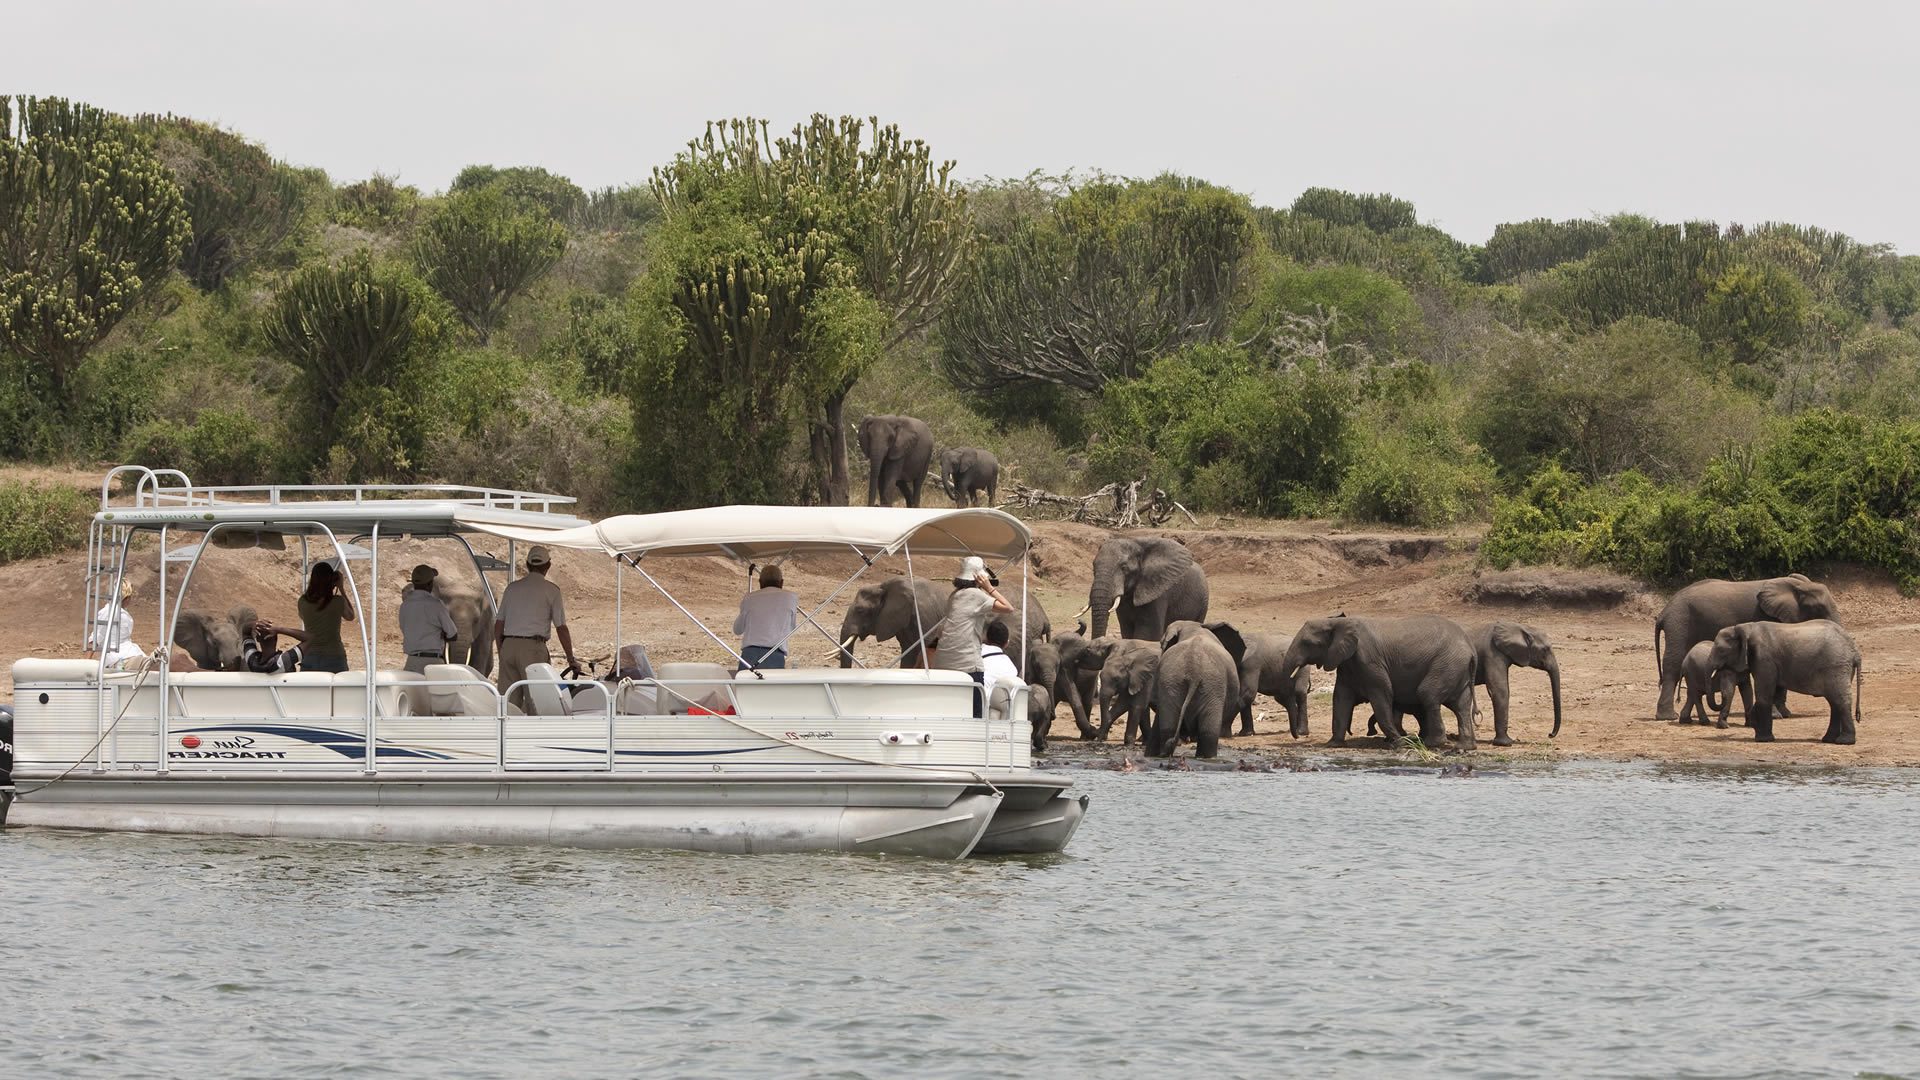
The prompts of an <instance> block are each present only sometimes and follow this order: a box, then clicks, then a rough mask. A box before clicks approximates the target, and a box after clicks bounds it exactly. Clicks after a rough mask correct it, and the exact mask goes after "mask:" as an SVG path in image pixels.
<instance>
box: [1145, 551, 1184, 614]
mask: <svg viewBox="0 0 1920 1080" xmlns="http://www.w3.org/2000/svg"><path fill="white" fill-rule="evenodd" d="M1192 567H1193V552H1191V551H1188V550H1187V549H1186V547H1185V546H1183V545H1181V544H1179V543H1177V542H1176V541H1173V540H1162V541H1160V542H1158V543H1156V544H1154V545H1153V546H1152V547H1151V548H1149V549H1147V551H1146V552H1145V554H1143V555H1141V557H1140V572H1139V574H1137V575H1135V577H1134V580H1133V602H1134V604H1135V606H1139V605H1142V604H1151V603H1153V602H1154V601H1155V600H1158V599H1160V597H1161V595H1162V594H1164V593H1165V592H1166V591H1167V590H1168V589H1170V588H1172V587H1173V583H1174V582H1176V581H1179V580H1180V579H1181V578H1182V577H1183V576H1185V575H1186V572H1187V571H1188V570H1189V569H1191V568H1192Z"/></svg>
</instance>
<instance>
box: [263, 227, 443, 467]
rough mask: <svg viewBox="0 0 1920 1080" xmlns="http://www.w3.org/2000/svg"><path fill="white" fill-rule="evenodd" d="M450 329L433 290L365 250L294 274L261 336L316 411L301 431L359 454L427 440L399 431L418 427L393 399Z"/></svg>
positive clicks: (271, 309)
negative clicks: (359, 449) (350, 438)
mask: <svg viewBox="0 0 1920 1080" xmlns="http://www.w3.org/2000/svg"><path fill="white" fill-rule="evenodd" d="M446 326H447V317H446V309H445V305H444V304H443V303H442V302H441V301H440V300H439V298H438V297H436V296H435V295H434V294H433V292H432V290H430V289H428V288H427V286H426V285H425V284H424V283H422V282H421V281H420V279H419V278H417V277H415V276H414V275H413V274H411V273H409V272H408V271H407V270H406V269H405V268H404V267H400V266H397V265H394V264H391V263H382V262H376V261H375V260H374V258H373V255H372V253H371V252H369V251H368V250H367V249H365V248H362V249H360V250H359V251H357V252H355V253H353V254H352V255H349V256H348V257H347V258H346V259H344V260H342V261H341V262H340V263H338V264H337V265H331V266H330V265H325V264H321V265H315V266H309V267H307V268H306V269H304V270H301V271H300V272H299V273H297V274H295V275H294V276H293V278H292V280H290V281H288V282H287V285H286V287H285V288H283V289H282V290H281V291H280V293H279V295H278V296H276V297H274V299H273V302H272V303H271V304H270V305H269V306H268V308H267V311H266V314H265V318H264V321H263V323H262V327H261V329H262V332H263V334H264V335H265V337H266V340H267V343H268V345H269V346H271V347H272V348H273V350H274V351H275V352H277V353H279V354H280V355H281V356H283V357H285V358H286V359H287V360H289V361H291V362H292V363H294V364H295V365H296V366H298V367H299V369H300V371H301V374H302V377H303V383H304V389H305V392H306V394H305V396H306V398H307V400H308V403H309V404H310V405H311V407H312V414H311V415H310V416H308V417H305V418H303V419H305V420H306V421H307V423H305V424H303V425H302V427H303V428H304V429H305V430H307V431H309V432H311V434H312V435H313V436H314V438H315V439H316V443H317V445H318V446H320V447H326V446H330V445H332V444H333V443H334V442H335V441H336V440H337V439H338V438H340V437H341V435H342V434H343V433H344V432H348V431H351V432H353V433H354V434H355V437H356V438H357V439H358V440H359V441H360V443H361V444H363V445H371V444H374V443H381V442H387V443H392V442H399V443H404V444H407V445H417V444H418V443H419V442H420V441H421V440H422V439H423V437H424V436H423V435H422V434H421V433H419V432H414V431H411V430H401V429H410V428H411V427H413V426H417V424H418V422H419V419H420V418H419V416H418V414H417V412H414V411H411V410H408V409H406V408H405V407H404V404H405V403H404V402H403V401H401V400H400V399H398V398H396V397H395V396H394V395H393V390H394V388H395V387H396V386H398V385H400V383H401V381H402V379H403V377H404V376H405V374H406V372H407V369H408V367H409V366H410V364H411V363H412V362H413V361H415V360H417V359H419V358H420V357H423V356H425V355H427V354H429V353H431V352H432V351H434V350H436V349H437V348H439V346H440V345H441V343H442V342H443V341H444V340H445V337H446ZM383 413H385V414H388V415H382V414H383ZM376 429H379V430H376ZM394 431H401V433H400V434H398V435H395V434H391V432H394ZM349 471H356V472H357V471H359V470H349Z"/></svg>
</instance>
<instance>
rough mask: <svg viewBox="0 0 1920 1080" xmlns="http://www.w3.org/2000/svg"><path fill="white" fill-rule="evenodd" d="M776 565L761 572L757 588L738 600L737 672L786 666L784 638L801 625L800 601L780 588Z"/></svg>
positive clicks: (735, 624) (781, 582) (781, 579)
mask: <svg viewBox="0 0 1920 1080" xmlns="http://www.w3.org/2000/svg"><path fill="white" fill-rule="evenodd" d="M785 583H786V579H785V577H784V576H783V575H782V574H781V573H780V568H779V567H778V566H765V567H762V568H761V569H760V588H759V589H758V590H757V591H754V592H749V593H748V594H747V595H745V596H743V597H741V598H740V614H739V615H738V616H736V617H735V618H734V620H733V632H734V633H736V634H739V635H740V657H741V661H740V670H742V671H745V670H746V669H748V668H783V667H786V666H787V639H788V638H790V637H792V636H793V628H794V627H796V626H798V625H800V598H799V597H798V596H796V595H794V594H793V593H791V592H788V591H787V590H786V589H784V588H782V587H781V586H782V585H784V584H785Z"/></svg>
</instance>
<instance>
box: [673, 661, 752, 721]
mask: <svg viewBox="0 0 1920 1080" xmlns="http://www.w3.org/2000/svg"><path fill="white" fill-rule="evenodd" d="M653 671H654V678H655V679H656V680H657V681H658V682H660V683H663V684H665V688H664V689H661V690H659V691H657V692H656V695H655V701H656V706H655V707H656V709H658V711H660V712H662V713H665V714H667V715H669V716H684V715H686V713H687V711H688V710H689V709H691V708H692V707H693V706H694V705H698V706H700V707H701V708H703V709H711V710H713V711H715V712H718V711H720V710H721V709H724V708H726V707H727V688H726V687H725V686H723V685H719V684H722V683H728V682H731V681H733V669H731V668H729V667H727V666H726V665H725V664H712V663H706V662H702V661H680V662H677V663H672V664H655V665H654V666H653ZM703 683H704V684H706V685H701V684H703ZM661 706H664V708H661Z"/></svg>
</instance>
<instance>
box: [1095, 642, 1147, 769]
mask: <svg viewBox="0 0 1920 1080" xmlns="http://www.w3.org/2000/svg"><path fill="white" fill-rule="evenodd" d="M1097 644H1100V645H1101V646H1103V648H1104V651H1105V655H1106V659H1105V660H1103V661H1102V662H1101V665H1100V733H1099V737H1100V741H1101V742H1106V741H1107V734H1108V732H1110V731H1112V730H1113V722H1114V721H1115V720H1117V719H1119V718H1120V713H1121V712H1122V711H1123V710H1124V711H1125V712H1126V714H1127V729H1126V733H1125V735H1124V736H1123V738H1122V740H1121V745H1123V746H1132V745H1133V740H1134V737H1135V735H1136V734H1137V735H1138V736H1139V737H1140V739H1141V740H1143V741H1144V740H1145V739H1146V737H1147V725H1148V724H1149V722H1150V721H1151V719H1152V714H1153V705H1154V695H1153V684H1154V675H1155V673H1156V672H1157V671H1158V670H1159V668H1160V646H1159V645H1158V644H1157V643H1155V642H1152V641H1139V640H1136V639H1134V638H1102V639H1100V641H1099V642H1098V643H1097Z"/></svg>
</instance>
